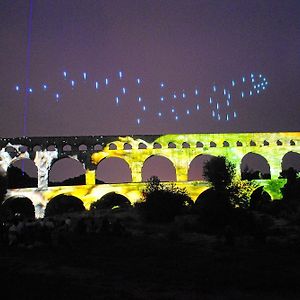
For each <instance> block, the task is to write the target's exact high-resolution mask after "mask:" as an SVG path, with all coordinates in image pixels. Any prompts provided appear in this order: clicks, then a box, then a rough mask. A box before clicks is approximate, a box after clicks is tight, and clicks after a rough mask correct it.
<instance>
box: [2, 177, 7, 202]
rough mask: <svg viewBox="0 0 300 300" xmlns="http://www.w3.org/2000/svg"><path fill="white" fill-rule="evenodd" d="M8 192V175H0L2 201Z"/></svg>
mask: <svg viewBox="0 0 300 300" xmlns="http://www.w3.org/2000/svg"><path fill="white" fill-rule="evenodd" d="M6 192H7V177H6V176H4V175H2V174H1V175H0V203H2V202H3V200H4V197H5V195H6Z"/></svg>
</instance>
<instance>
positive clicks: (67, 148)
mask: <svg viewBox="0 0 300 300" xmlns="http://www.w3.org/2000/svg"><path fill="white" fill-rule="evenodd" d="M63 151H72V147H71V145H64V146H63Z"/></svg>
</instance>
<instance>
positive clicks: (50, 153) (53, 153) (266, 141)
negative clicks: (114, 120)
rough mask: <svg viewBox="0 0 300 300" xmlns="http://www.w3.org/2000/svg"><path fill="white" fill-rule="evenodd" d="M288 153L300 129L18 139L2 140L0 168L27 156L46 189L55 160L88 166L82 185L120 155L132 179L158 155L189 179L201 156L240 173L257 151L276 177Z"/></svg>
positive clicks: (299, 146)
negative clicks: (224, 161)
mask: <svg viewBox="0 0 300 300" xmlns="http://www.w3.org/2000/svg"><path fill="white" fill-rule="evenodd" d="M291 151H293V152H296V153H300V132H273V133H270V132H269V133H218V134H204V133H201V134H167V135H131V136H72V137H71V136H69V137H16V138H1V139H0V168H2V170H4V171H6V170H7V168H8V166H9V165H10V164H11V163H13V162H14V161H16V160H20V159H24V158H28V159H31V160H33V161H34V163H35V165H36V166H37V169H38V188H39V189H46V188H47V186H48V174H49V171H50V169H51V166H52V165H53V164H54V163H55V161H57V160H59V159H62V158H64V157H72V158H74V159H76V160H78V161H80V162H81V163H82V164H83V166H84V168H85V170H86V184H95V169H96V168H97V165H98V164H99V163H100V161H101V160H103V159H105V158H108V157H118V158H122V159H124V160H125V161H126V162H127V163H128V165H129V167H130V170H131V173H132V181H133V182H141V181H142V177H141V170H142V167H143V164H144V162H145V161H146V160H147V159H148V158H149V157H151V156H153V155H159V156H163V157H166V158H168V159H169V160H170V161H171V162H172V163H173V165H174V167H175V170H176V177H177V181H187V180H188V169H189V166H190V163H191V161H192V160H193V159H194V158H195V157H197V156H199V155H203V154H209V155H214V156H217V155H222V156H225V157H226V158H227V159H228V160H230V161H231V162H233V163H235V164H236V166H237V174H239V172H240V168H239V166H240V164H241V161H242V159H243V157H244V156H245V155H246V154H248V153H255V154H260V155H262V156H263V157H265V158H266V160H267V161H268V163H269V165H270V172H271V177H272V178H273V179H275V178H278V176H279V174H280V172H281V163H282V158H283V156H284V155H285V154H286V153H288V152H291Z"/></svg>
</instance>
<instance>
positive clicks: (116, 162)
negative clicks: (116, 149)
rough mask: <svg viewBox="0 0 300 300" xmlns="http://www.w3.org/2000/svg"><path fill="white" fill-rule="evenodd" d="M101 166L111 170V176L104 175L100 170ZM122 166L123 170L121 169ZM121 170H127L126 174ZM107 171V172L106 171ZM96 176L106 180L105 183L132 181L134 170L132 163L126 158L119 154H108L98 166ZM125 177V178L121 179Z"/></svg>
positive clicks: (105, 169)
mask: <svg viewBox="0 0 300 300" xmlns="http://www.w3.org/2000/svg"><path fill="white" fill-rule="evenodd" d="M111 164H112V166H113V170H115V172H116V173H115V174H112V171H113V170H111V168H110V167H111ZM99 167H100V168H101V167H102V168H104V171H106V172H107V171H108V172H109V176H106V175H105V174H104V176H103V175H102V174H101V172H100V171H99ZM120 168H122V170H120ZM121 171H125V172H126V174H125V175H124V174H122V173H121ZM104 173H105V172H104ZM96 178H97V179H99V180H101V181H104V182H105V183H121V182H132V171H131V167H130V164H129V163H128V162H127V160H126V159H124V158H121V157H118V156H113V155H110V156H106V157H104V158H103V159H101V160H100V162H99V163H98V165H97V168H96ZM105 178H109V180H105ZM121 178H123V179H121ZM116 179H117V180H116Z"/></svg>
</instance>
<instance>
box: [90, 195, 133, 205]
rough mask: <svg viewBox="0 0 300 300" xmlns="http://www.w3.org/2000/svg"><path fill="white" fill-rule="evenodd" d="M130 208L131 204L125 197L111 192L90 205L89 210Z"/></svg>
mask: <svg viewBox="0 0 300 300" xmlns="http://www.w3.org/2000/svg"><path fill="white" fill-rule="evenodd" d="M130 206H131V203H130V201H129V200H128V199H127V198H126V197H125V196H123V195H120V194H117V193H115V192H111V193H108V194H106V195H104V196H103V197H101V198H100V199H99V200H97V201H95V202H94V203H92V205H91V209H112V208H113V207H119V208H128V207H130Z"/></svg>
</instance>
